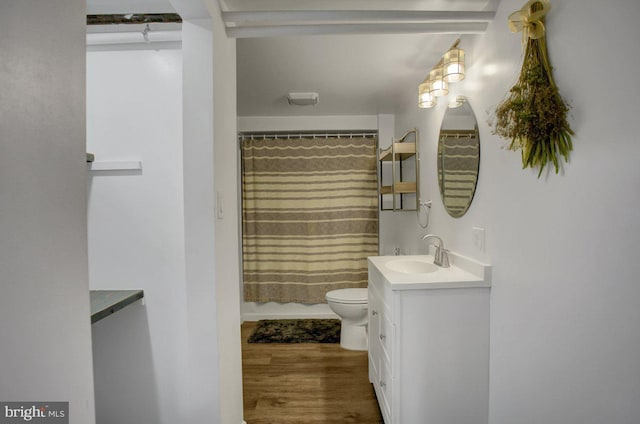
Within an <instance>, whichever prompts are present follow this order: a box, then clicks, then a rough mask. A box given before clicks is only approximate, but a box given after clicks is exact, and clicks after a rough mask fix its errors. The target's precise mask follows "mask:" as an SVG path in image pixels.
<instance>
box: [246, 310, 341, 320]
mask: <svg viewBox="0 0 640 424" xmlns="http://www.w3.org/2000/svg"><path fill="white" fill-rule="evenodd" d="M312 318H313V319H332V318H333V319H339V318H340V317H339V316H338V315H336V314H334V313H333V312H314V313H305V314H299V313H290V314H288V313H281V312H270V313H265V312H247V313H245V314H243V315H242V321H243V322H244V321H260V320H261V319H312Z"/></svg>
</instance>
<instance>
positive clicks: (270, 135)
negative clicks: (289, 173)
mask: <svg viewBox="0 0 640 424" xmlns="http://www.w3.org/2000/svg"><path fill="white" fill-rule="evenodd" d="M377 136H378V132H377V131H324V132H304V131H302V132H300V131H298V132H245V133H240V134H238V140H247V139H249V140H255V139H263V140H270V139H273V140H278V139H283V140H284V139H291V138H347V137H348V138H353V137H363V138H369V137H372V138H373V137H377Z"/></svg>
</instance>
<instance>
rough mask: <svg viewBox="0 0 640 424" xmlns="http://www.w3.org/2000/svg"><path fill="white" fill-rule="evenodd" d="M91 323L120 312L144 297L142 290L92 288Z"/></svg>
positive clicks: (90, 293) (90, 292)
mask: <svg viewBox="0 0 640 424" xmlns="http://www.w3.org/2000/svg"><path fill="white" fill-rule="evenodd" d="M89 295H90V299H91V324H94V323H96V322H98V321H100V320H101V319H104V318H106V317H108V316H109V315H111V314H114V313H116V312H118V311H119V310H120V309H122V308H124V307H125V306H129V305H131V304H132V303H134V302H136V301H138V300H140V299H142V298H143V297H144V291H142V290H90V291H89Z"/></svg>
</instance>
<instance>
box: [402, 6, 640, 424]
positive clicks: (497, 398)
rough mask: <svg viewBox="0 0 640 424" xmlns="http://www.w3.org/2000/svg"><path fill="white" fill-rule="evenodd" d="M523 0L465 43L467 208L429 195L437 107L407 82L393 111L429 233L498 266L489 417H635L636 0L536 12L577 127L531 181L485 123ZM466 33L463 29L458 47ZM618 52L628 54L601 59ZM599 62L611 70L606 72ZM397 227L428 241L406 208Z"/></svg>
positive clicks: (639, 183)
mask: <svg viewBox="0 0 640 424" xmlns="http://www.w3.org/2000/svg"><path fill="white" fill-rule="evenodd" d="M521 6H522V2H521V1H516V0H503V1H502V3H501V5H500V8H499V10H498V14H497V16H496V19H495V21H494V22H493V23H492V24H491V25H490V26H489V29H488V31H487V33H486V35H484V36H482V37H480V39H479V41H478V42H477V43H475V45H473V47H472V49H471V50H468V51H467V57H468V59H469V60H470V61H471V62H472V63H471V66H470V69H469V75H468V77H467V79H466V80H465V81H464V82H463V83H462V84H464V85H463V90H464V94H465V95H467V96H468V97H469V100H470V102H471V105H472V106H473V109H474V111H475V113H476V116H477V118H478V123H479V127H480V141H481V149H482V151H481V164H480V176H479V184H478V189H477V192H476V195H475V199H474V201H473V204H472V205H471V208H470V209H469V211H468V213H467V215H465V216H464V217H462V218H460V219H454V218H451V217H449V216H448V215H447V214H446V213H445V212H444V209H443V206H442V202H441V201H440V197H439V194H438V188H437V177H436V161H435V157H436V142H437V133H438V128H439V126H440V122H441V120H442V116H443V113H444V110H443V109H442V108H436V109H433V110H426V111H423V110H418V109H417V107H415V108H414V107H413V104H414V99H415V90H416V89H417V87H408V88H407V94H406V95H407V105H411V106H410V107H409V106H407V112H406V113H403V114H402V115H400V116H396V129H397V130H398V131H401V130H402V129H403V128H404V127H406V126H415V125H419V126H420V129H421V134H422V135H423V137H422V145H421V149H422V152H425V154H424V155H423V161H422V169H423V172H422V184H423V187H424V191H423V197H430V198H431V199H433V200H434V206H433V214H432V223H431V225H430V228H429V232H435V233H437V234H440V235H442V236H443V238H444V241H445V245H446V246H447V247H448V248H451V249H452V250H455V251H458V252H461V253H463V254H467V255H470V256H473V257H476V258H479V259H481V260H486V261H488V262H490V263H491V264H492V265H493V266H494V270H493V287H492V294H491V317H492V322H491V375H490V381H491V383H490V384H491V386H490V390H491V401H490V423H492V424H511V423H514V422H517V423H519V424H528V423H531V424H534V423H563V424H566V423H576V424H577V423H581V424H584V423H593V424H596V423H604V422H608V423H620V424H622V423H625V424H626V423H629V424H631V423H637V422H638V420H639V419H640V404H639V403H638V399H640V368H639V367H638V362H637V358H638V357H640V331H639V330H640V329H639V325H640V285H639V284H638V278H637V275H638V273H639V272H640V265H639V263H638V261H637V260H636V258H635V256H636V252H637V236H638V235H639V234H640V221H639V220H638V219H637V216H638V213H637V208H638V207H639V206H640V200H639V198H638V192H639V189H640V169H639V168H638V166H637V158H638V157H640V144H639V143H638V137H637V129H636V127H635V125H634V124H633V123H634V122H635V121H636V120H637V115H638V113H639V112H640V101H639V100H638V99H640V84H638V83H637V75H636V72H635V70H636V69H638V66H639V65H640V55H638V52H639V48H638V44H637V40H639V39H640V29H638V26H637V25H636V22H635V21H636V18H637V17H638V16H640V4H639V3H638V2H637V1H635V0H620V1H618V2H615V7H609V8H597V9H596V8H592V7H585V4H584V2H583V1H579V0H565V1H563V2H555V3H554V4H553V8H552V9H551V12H550V13H549V15H548V18H547V24H546V26H547V29H548V35H547V40H548V45H549V52H550V60H551V64H552V66H553V67H554V76H555V79H556V82H557V84H558V86H559V88H560V91H561V94H562V95H563V97H564V98H565V99H566V100H567V101H568V102H569V103H570V104H571V106H572V110H571V112H570V122H571V125H572V127H573V129H574V131H575V133H576V134H575V137H574V152H573V153H572V155H571V162H570V163H569V164H566V165H565V166H564V172H563V173H562V174H560V175H555V174H553V173H551V174H549V175H543V176H542V177H541V178H540V179H537V178H536V175H537V173H536V171H531V170H522V169H521V164H520V155H519V153H516V152H510V151H507V150H505V149H503V148H502V147H503V146H505V144H506V143H507V142H506V141H505V140H502V139H500V138H498V137H496V136H494V135H492V134H491V129H490V127H489V126H488V124H487V118H488V117H489V116H488V112H491V111H493V110H494V108H495V106H496V105H497V104H498V103H499V102H500V101H501V100H502V99H503V98H504V96H505V94H506V93H507V91H508V90H509V88H510V87H511V85H512V84H513V83H514V82H515V80H516V78H517V74H518V72H519V69H520V64H521V58H522V54H521V50H520V40H521V38H520V34H511V33H510V32H509V30H508V28H507V25H506V17H507V16H508V14H509V13H511V12H513V11H515V10H517V9H519V8H520V7H521ZM586 28H591V29H593V31H591V30H585V29H586ZM470 45H471V44H470V43H468V44H465V41H464V39H463V44H462V47H463V48H467V49H469V46H470ZM621 57H625V60H624V66H616V65H609V64H614V63H620V58H621ZM429 66H430V65H429ZM604 67H609V68H611V69H615V71H614V72H613V73H609V76H604V75H603V71H602V70H603V69H604ZM613 75H615V77H614V76H613ZM603 79H604V80H605V81H607V83H606V84H603ZM473 226H481V227H484V228H485V229H486V252H484V253H483V252H481V251H479V250H477V249H476V248H475V247H474V246H473V242H472V233H471V228H472V227H473ZM398 230H399V231H401V232H402V234H403V235H404V246H405V249H406V250H407V251H414V252H424V251H425V247H424V246H421V245H420V241H419V235H421V234H423V233H424V232H425V231H421V230H420V229H419V228H418V227H417V224H416V223H415V222H413V220H407V221H406V222H404V223H401V224H400V226H399V227H398Z"/></svg>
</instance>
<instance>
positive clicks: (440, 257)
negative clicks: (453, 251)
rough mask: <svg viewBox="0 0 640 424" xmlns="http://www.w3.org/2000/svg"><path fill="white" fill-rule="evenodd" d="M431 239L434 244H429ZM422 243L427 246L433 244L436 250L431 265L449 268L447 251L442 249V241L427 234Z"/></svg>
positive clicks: (435, 236) (433, 235)
mask: <svg viewBox="0 0 640 424" xmlns="http://www.w3.org/2000/svg"><path fill="white" fill-rule="evenodd" d="M431 239H434V240H435V242H432V243H430V242H429V241H430V240H431ZM422 241H424V242H425V243H427V246H431V245H432V244H433V245H434V246H435V248H436V252H435V253H434V254H433V264H434V265H437V266H440V267H442V268H449V251H448V250H447V249H445V248H444V243H443V241H442V239H441V238H440V237H439V236H437V235H435V234H427V235H425V236H423V237H422Z"/></svg>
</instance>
